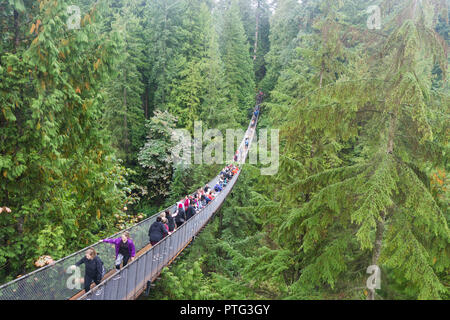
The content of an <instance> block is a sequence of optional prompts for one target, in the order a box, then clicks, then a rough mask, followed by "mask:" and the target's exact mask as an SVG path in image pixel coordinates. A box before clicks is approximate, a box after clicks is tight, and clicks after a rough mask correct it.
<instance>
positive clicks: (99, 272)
mask: <svg viewBox="0 0 450 320" xmlns="http://www.w3.org/2000/svg"><path fill="white" fill-rule="evenodd" d="M82 264H84V265H85V268H86V269H85V272H84V290H85V292H89V290H91V283H92V282H94V283H95V284H96V285H98V284H99V283H100V282H101V281H102V279H103V277H104V276H105V273H106V272H105V267H104V266H103V261H102V260H101V259H100V257H99V256H98V255H97V252H96V251H95V249H94V248H92V247H91V248H88V249H87V250H86V255H85V256H84V257H83V258H82V259H80V261H78V262H77V263H75V265H73V266H71V268H75V267H78V266H80V265H82Z"/></svg>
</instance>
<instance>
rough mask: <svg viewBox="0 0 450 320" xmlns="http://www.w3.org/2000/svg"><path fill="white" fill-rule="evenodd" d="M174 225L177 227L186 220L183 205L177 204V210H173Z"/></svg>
mask: <svg viewBox="0 0 450 320" xmlns="http://www.w3.org/2000/svg"><path fill="white" fill-rule="evenodd" d="M174 217H175V223H176V225H177V226H176V227H177V228H179V227H180V226H181V225H182V224H183V223H184V222H185V221H186V212H185V211H184V209H183V205H182V204H181V203H180V204H179V205H178V210H177V211H176V212H174Z"/></svg>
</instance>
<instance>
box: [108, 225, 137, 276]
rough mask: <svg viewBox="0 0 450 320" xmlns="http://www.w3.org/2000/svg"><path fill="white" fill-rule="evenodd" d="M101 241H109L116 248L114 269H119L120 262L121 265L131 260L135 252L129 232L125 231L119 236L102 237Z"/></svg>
mask: <svg viewBox="0 0 450 320" xmlns="http://www.w3.org/2000/svg"><path fill="white" fill-rule="evenodd" d="M102 242H106V243H111V244H114V245H115V249H116V261H115V265H116V270H120V264H121V263H122V262H123V267H125V266H126V265H127V264H128V261H133V259H134V256H135V254H136V249H135V246H134V243H133V240H132V239H131V238H130V233H129V232H128V231H125V232H124V233H123V234H122V235H121V236H120V237H119V238H115V239H103V240H102Z"/></svg>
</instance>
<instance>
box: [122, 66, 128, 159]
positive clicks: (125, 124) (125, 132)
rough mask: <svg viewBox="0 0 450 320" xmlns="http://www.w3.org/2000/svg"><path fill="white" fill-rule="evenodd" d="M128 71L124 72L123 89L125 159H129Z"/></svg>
mask: <svg viewBox="0 0 450 320" xmlns="http://www.w3.org/2000/svg"><path fill="white" fill-rule="evenodd" d="M126 83H127V71H126V70H125V72H124V87H123V127H124V140H123V141H124V144H123V147H124V151H125V154H126V156H125V158H126V159H127V158H128V119H127V86H126Z"/></svg>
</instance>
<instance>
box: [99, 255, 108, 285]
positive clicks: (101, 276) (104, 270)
mask: <svg viewBox="0 0 450 320" xmlns="http://www.w3.org/2000/svg"><path fill="white" fill-rule="evenodd" d="M97 258H98V259H97V263H100V264H101V266H102V273H101V275H100V280H102V279H103V277H104V276H105V274H106V269H105V266H104V264H103V261H102V259H100V257H99V256H97Z"/></svg>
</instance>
